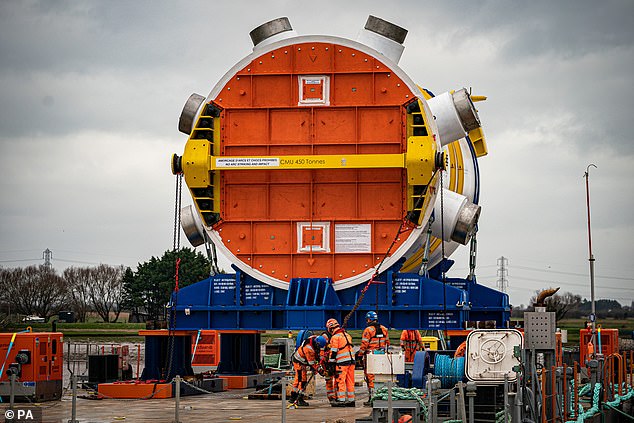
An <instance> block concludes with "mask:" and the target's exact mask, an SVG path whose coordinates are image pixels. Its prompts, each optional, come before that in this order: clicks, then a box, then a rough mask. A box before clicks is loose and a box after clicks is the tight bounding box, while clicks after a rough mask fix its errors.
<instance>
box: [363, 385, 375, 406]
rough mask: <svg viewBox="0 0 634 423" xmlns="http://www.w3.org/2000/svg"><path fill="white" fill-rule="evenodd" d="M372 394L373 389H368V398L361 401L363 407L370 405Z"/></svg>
mask: <svg viewBox="0 0 634 423" xmlns="http://www.w3.org/2000/svg"><path fill="white" fill-rule="evenodd" d="M373 396H374V389H368V400H367V401H365V402H364V403H363V406H364V407H372V397H373Z"/></svg>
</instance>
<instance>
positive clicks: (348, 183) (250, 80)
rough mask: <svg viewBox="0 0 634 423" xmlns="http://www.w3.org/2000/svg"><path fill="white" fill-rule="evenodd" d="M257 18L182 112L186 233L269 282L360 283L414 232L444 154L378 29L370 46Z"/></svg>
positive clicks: (400, 254)
mask: <svg viewBox="0 0 634 423" xmlns="http://www.w3.org/2000/svg"><path fill="white" fill-rule="evenodd" d="M276 21H279V20H276ZM276 21H272V22H273V23H276ZM286 22H287V21H286ZM368 22H369V21H368ZM382 22H384V21H382ZM266 25H269V26H270V25H271V22H269V23H267V24H265V25H263V27H265V28H264V32H263V33H261V34H259V35H258V34H256V35H258V36H259V38H258V37H254V42H255V43H256V46H255V47H254V51H253V53H252V54H250V55H249V56H247V57H246V58H245V59H243V60H242V61H241V62H239V63H238V64H237V65H235V66H234V67H233V68H232V69H231V70H230V71H229V72H227V74H226V75H225V76H224V77H223V78H222V79H221V80H220V81H219V82H218V84H217V85H216V86H215V87H214V88H213V89H212V90H211V93H210V94H209V95H208V96H207V97H202V96H196V95H192V97H190V100H189V101H188V104H186V106H185V109H184V110H183V114H182V115H181V121H180V125H179V126H180V129H181V131H183V132H186V133H188V134H189V139H188V141H187V144H186V147H185V152H184V154H183V156H182V157H178V156H175V157H174V159H173V170H174V172H175V173H181V172H182V173H183V174H184V178H185V181H186V183H187V186H188V187H189V189H190V192H191V194H192V197H193V199H194V206H195V210H191V211H190V215H189V216H190V217H191V222H192V223H191V224H190V225H189V226H190V227H189V228H188V227H187V223H185V224H184V227H185V231H186V233H187V235H188V238H190V240H192V242H194V241H193V239H198V240H199V243H200V242H202V240H203V239H204V238H208V239H209V240H210V241H211V242H213V243H214V244H215V245H216V247H217V248H218V250H219V252H220V253H222V254H224V255H225V256H226V257H228V258H229V259H230V260H231V261H232V262H233V263H234V264H235V265H236V266H237V267H239V268H240V269H241V270H243V271H244V272H246V273H248V274H249V275H251V276H253V277H255V278H257V279H258V280H261V281H262V282H265V283H267V284H270V285H273V286H276V287H280V288H286V287H287V284H288V282H289V281H290V280H291V279H292V278H331V279H332V280H333V282H334V286H335V288H336V289H341V288H346V287H350V286H354V285H356V284H359V283H363V282H365V281H367V280H368V279H369V278H370V277H371V275H372V274H373V273H374V272H375V271H376V269H377V266H379V264H380V263H382V264H381V269H380V270H385V269H387V268H388V267H389V266H391V265H393V264H395V263H396V262H397V261H398V260H399V259H401V258H407V257H409V256H411V255H412V254H413V253H414V252H416V251H419V250H420V249H421V246H422V244H423V242H424V239H423V238H424V237H423V236H422V234H423V232H424V229H425V225H426V223H427V222H428V220H429V218H430V215H431V213H432V210H433V205H434V202H435V199H436V195H437V192H438V185H439V184H438V181H439V174H440V172H439V169H440V168H441V167H443V165H444V163H445V158H444V155H443V154H442V146H441V144H440V139H439V136H438V133H439V132H438V128H437V127H436V123H435V121H434V117H433V115H432V113H431V111H430V109H429V106H428V105H427V102H426V100H425V99H424V96H423V93H422V92H421V90H420V89H419V88H418V87H417V86H416V84H415V83H414V82H413V81H412V80H411V79H410V78H409V77H408V76H407V75H406V74H405V72H403V71H402V70H401V69H400V68H399V67H398V65H397V64H396V63H395V61H394V60H398V56H400V52H399V50H398V48H397V47H398V46H399V45H400V44H399V42H398V41H399V40H398V39H391V38H390V36H391V34H390V33H386V34H382V33H381V29H380V28H379V30H377V31H374V32H373V31H370V32H371V33H372V34H371V37H375V38H376V37H378V39H379V41H383V42H384V43H387V47H385V46H382V44H381V43H378V44H376V45H374V46H369V45H366V44H362V43H360V42H357V41H351V40H347V39H343V38H337V37H330V36H296V35H295V34H294V31H292V30H290V29H288V28H290V25H288V27H286V26H284V22H282V24H281V25H282V26H281V27H280V26H279V25H280V24H279V22H277V23H276V25H278V26H277V27H275V25H273V27H271V28H266ZM261 28H262V27H259V28H258V29H261ZM280 28H282V30H280ZM395 28H397V29H398V27H395ZM258 29H256V30H254V32H256V31H257V30H258ZM375 29H376V28H375ZM267 31H268V32H267ZM366 31H368V30H367V29H366ZM403 31H404V30H403ZM252 37H253V33H252ZM371 37H370V39H372V38H371ZM383 38H384V39H385V40H383ZM392 38H395V37H392ZM386 40H387V41H386ZM401 42H402V40H401ZM372 43H373V42H372V41H369V44H372ZM390 43H392V44H390ZM377 49H379V50H380V49H383V51H382V52H380V51H379V50H377ZM395 51H396V53H395ZM401 51H402V46H401ZM203 232H204V233H203Z"/></svg>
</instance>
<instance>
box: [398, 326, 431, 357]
mask: <svg viewBox="0 0 634 423" xmlns="http://www.w3.org/2000/svg"><path fill="white" fill-rule="evenodd" d="M401 349H402V350H403V352H404V353H405V361H406V362H408V363H411V362H413V361H414V356H415V355H416V351H425V344H424V343H423V338H422V337H421V336H420V332H419V331H417V330H416V329H405V330H404V331H403V332H401Z"/></svg>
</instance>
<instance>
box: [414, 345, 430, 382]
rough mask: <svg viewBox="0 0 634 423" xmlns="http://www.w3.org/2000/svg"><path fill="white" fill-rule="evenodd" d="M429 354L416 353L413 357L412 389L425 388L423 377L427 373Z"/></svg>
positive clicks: (425, 352) (423, 352) (424, 352)
mask: <svg viewBox="0 0 634 423" xmlns="http://www.w3.org/2000/svg"><path fill="white" fill-rule="evenodd" d="M429 367H430V366H429V354H428V353H427V351H417V352H416V354H415V355H414V366H413V368H412V386H413V387H414V388H424V387H425V382H426V379H425V375H426V374H427V373H429Z"/></svg>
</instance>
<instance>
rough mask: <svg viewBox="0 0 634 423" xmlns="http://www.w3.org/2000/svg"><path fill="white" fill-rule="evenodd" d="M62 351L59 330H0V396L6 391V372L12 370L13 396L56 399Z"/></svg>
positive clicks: (8, 392) (8, 386)
mask: <svg viewBox="0 0 634 423" xmlns="http://www.w3.org/2000/svg"><path fill="white" fill-rule="evenodd" d="M63 350H64V348H63V334H62V333H60V332H17V333H0V360H3V364H2V370H1V371H2V374H0V396H2V397H5V396H8V395H9V394H10V389H11V386H10V378H9V373H14V374H15V375H16V381H17V383H16V385H15V386H14V394H15V395H16V396H17V397H23V398H28V399H30V400H32V401H50V400H58V399H60V398H61V397H62V374H63V365H64V351H63ZM7 352H8V354H7ZM5 357H6V359H5Z"/></svg>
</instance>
